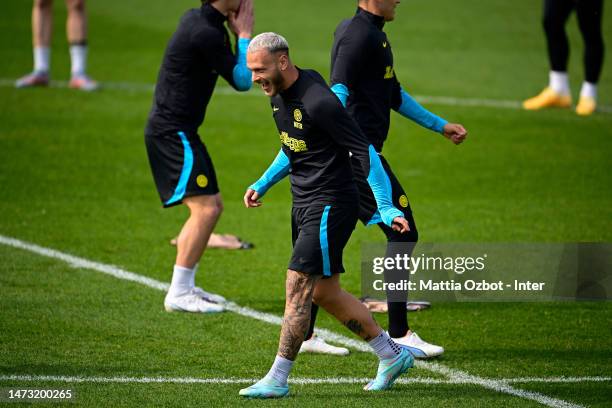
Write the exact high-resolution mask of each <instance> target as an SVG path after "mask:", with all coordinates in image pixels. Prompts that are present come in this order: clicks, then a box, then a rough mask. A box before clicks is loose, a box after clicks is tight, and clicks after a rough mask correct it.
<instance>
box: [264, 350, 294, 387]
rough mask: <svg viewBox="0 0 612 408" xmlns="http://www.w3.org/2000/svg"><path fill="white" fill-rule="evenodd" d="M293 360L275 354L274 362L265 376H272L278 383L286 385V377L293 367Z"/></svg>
mask: <svg viewBox="0 0 612 408" xmlns="http://www.w3.org/2000/svg"><path fill="white" fill-rule="evenodd" d="M293 363H294V362H293V361H291V360H287V359H286V358H284V357H281V356H276V358H275V359H274V364H272V367H271V368H270V371H268V374H266V378H274V379H275V380H276V381H278V383H279V384H280V385H287V378H289V373H290V372H291V367H293Z"/></svg>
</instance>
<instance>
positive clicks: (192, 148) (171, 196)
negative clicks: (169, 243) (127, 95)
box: [145, 131, 219, 207]
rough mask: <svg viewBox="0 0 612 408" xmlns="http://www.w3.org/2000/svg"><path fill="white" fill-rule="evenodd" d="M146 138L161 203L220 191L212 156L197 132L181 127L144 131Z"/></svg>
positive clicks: (168, 204) (180, 200)
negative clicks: (176, 129) (185, 130)
mask: <svg viewBox="0 0 612 408" xmlns="http://www.w3.org/2000/svg"><path fill="white" fill-rule="evenodd" d="M145 142H146V146H147V154H148V156H149V164H150V165H151V171H152V172H153V178H154V180H155V185H156V186H157V192H158V193H159V197H160V199H161V201H162V204H163V206H164V207H171V206H174V205H177V204H180V203H181V202H182V201H183V198H185V197H191V196H198V195H214V194H217V193H218V192H219V186H218V184H217V176H216V174H215V168H214V166H213V163H212V160H211V158H210V155H209V154H208V151H207V149H206V146H204V143H202V140H201V139H200V137H199V136H198V135H197V134H195V133H193V134H189V133H187V132H182V131H176V132H168V133H164V134H159V135H156V134H148V133H147V134H146V135H145Z"/></svg>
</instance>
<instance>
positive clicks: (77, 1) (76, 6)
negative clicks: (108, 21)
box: [66, 0, 85, 12]
mask: <svg viewBox="0 0 612 408" xmlns="http://www.w3.org/2000/svg"><path fill="white" fill-rule="evenodd" d="M66 8H67V9H68V11H78V12H83V11H84V10H85V0H66Z"/></svg>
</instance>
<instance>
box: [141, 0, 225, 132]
mask: <svg viewBox="0 0 612 408" xmlns="http://www.w3.org/2000/svg"><path fill="white" fill-rule="evenodd" d="M225 19H226V17H225V16H224V15H223V14H221V13H220V12H219V11H218V10H217V9H215V8H214V7H212V6H211V5H210V4H204V5H202V7H201V8H200V9H191V10H188V11H187V12H186V13H185V14H184V15H183V16H182V17H181V20H180V22H179V25H178V28H177V30H176V32H175V33H174V35H173V36H172V38H171V39H170V41H169V43H168V46H167V48H166V52H165V55H164V59H163V62H162V65H161V68H160V70H159V76H158V78H157V85H156V87H155V96H154V98H153V107H152V109H151V113H150V114H149V123H148V125H147V133H149V134H151V133H152V134H157V133H165V132H176V131H184V132H188V133H196V132H197V130H198V128H199V127H200V125H201V124H202V122H203V121H204V116H205V113H206V106H207V105H208V102H209V101H210V98H211V96H212V93H213V90H214V89H215V84H216V83H217V78H218V76H219V75H221V76H222V77H223V78H224V79H225V80H226V81H227V82H228V83H229V84H230V85H231V86H232V87H234V88H236V85H235V83H234V79H233V76H232V72H233V69H234V66H235V65H236V57H235V55H234V54H233V53H232V50H231V46H230V40H229V35H228V32H227V30H226V28H225V26H224V24H223V23H224V22H225Z"/></svg>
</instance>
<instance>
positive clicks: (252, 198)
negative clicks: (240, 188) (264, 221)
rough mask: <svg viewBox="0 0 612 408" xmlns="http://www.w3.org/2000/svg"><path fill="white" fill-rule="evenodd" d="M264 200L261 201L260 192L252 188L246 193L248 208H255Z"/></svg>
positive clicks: (245, 201) (245, 203) (245, 204)
mask: <svg viewBox="0 0 612 408" xmlns="http://www.w3.org/2000/svg"><path fill="white" fill-rule="evenodd" d="M261 204H262V202H261V201H259V193H258V192H257V191H255V190H253V189H252V188H248V189H247V191H246V193H244V206H245V207H246V208H253V207H259V206H261Z"/></svg>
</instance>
